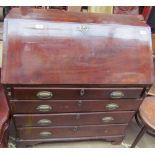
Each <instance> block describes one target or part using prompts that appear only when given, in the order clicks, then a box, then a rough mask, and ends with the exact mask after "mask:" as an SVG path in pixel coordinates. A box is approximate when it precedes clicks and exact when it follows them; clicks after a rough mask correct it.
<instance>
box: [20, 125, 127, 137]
mask: <svg viewBox="0 0 155 155" xmlns="http://www.w3.org/2000/svg"><path fill="white" fill-rule="evenodd" d="M126 127H127V124H119V125H117V124H115V125H114V124H112V125H95V126H94V125H87V126H63V127H34V128H32V127H25V128H18V129H17V137H18V138H20V139H52V138H76V137H96V138H97V137H100V138H101V137H103V136H118V135H123V134H124V130H125V128H126Z"/></svg>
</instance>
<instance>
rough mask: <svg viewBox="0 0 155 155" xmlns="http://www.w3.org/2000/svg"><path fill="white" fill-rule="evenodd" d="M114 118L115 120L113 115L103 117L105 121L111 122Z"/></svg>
mask: <svg viewBox="0 0 155 155" xmlns="http://www.w3.org/2000/svg"><path fill="white" fill-rule="evenodd" d="M113 120H114V118H113V117H103V118H102V121H103V122H104V123H110V122H112V121H113Z"/></svg>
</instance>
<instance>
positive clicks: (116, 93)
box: [110, 91, 124, 98]
mask: <svg viewBox="0 0 155 155" xmlns="http://www.w3.org/2000/svg"><path fill="white" fill-rule="evenodd" d="M110 96H111V98H122V97H123V96H124V93H123V92H122V91H113V92H112V93H111V94H110Z"/></svg>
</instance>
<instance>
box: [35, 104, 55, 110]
mask: <svg viewBox="0 0 155 155" xmlns="http://www.w3.org/2000/svg"><path fill="white" fill-rule="evenodd" d="M36 109H37V110H38V111H40V112H49V111H51V110H52V107H51V106H49V105H46V104H45V105H39V106H38V107H37V108H36Z"/></svg>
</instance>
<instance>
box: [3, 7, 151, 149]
mask: <svg viewBox="0 0 155 155" xmlns="http://www.w3.org/2000/svg"><path fill="white" fill-rule="evenodd" d="M4 38H5V39H4V51H3V65H2V83H3V84H4V87H5V92H6V96H7V98H8V100H9V105H10V107H11V113H12V117H13V120H14V124H15V127H16V132H17V133H16V142H17V147H21V146H24V147H25V146H27V145H33V144H38V143H41V142H54V141H70V140H85V139H87V140H88V139H104V140H107V141H111V142H112V143H113V144H117V143H120V142H121V141H122V140H123V138H124V135H125V129H126V127H127V125H128V124H129V122H130V120H131V119H132V117H133V116H134V114H135V112H136V111H137V109H138V107H139V106H140V104H141V102H142V101H143V99H144V97H145V95H146V93H147V92H148V91H149V89H150V87H151V85H152V81H153V73H154V72H153V59H152V49H151V31H150V28H149V27H148V26H147V25H146V24H145V23H144V22H142V21H140V20H138V18H137V17H134V16H128V18H127V17H126V16H123V15H121V16H120V15H105V14H91V13H85V14H82V13H73V12H63V11H47V10H39V9H37V10H35V9H26V10H21V9H13V10H12V11H11V12H10V13H9V15H8V16H7V18H6V19H5V22H4Z"/></svg>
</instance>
